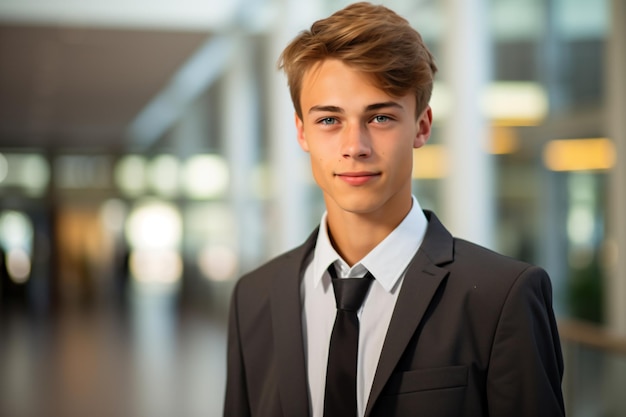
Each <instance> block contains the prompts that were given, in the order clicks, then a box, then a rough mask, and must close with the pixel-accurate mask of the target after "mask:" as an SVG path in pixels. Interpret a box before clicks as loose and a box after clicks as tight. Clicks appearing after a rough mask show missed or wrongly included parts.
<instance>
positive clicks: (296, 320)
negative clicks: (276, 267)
mask: <svg viewBox="0 0 626 417" xmlns="http://www.w3.org/2000/svg"><path fill="white" fill-rule="evenodd" d="M316 237H317V230H316V231H315V232H313V234H312V235H311V236H310V237H309V239H308V240H307V241H306V243H305V244H304V245H302V246H301V247H300V248H298V249H296V250H295V251H293V252H290V253H289V254H288V255H286V258H285V261H284V262H282V263H281V264H280V268H281V269H280V271H278V272H277V274H276V277H275V279H274V281H273V284H272V290H271V291H272V293H271V309H272V329H273V332H274V343H275V352H276V367H277V374H278V375H277V378H278V390H279V393H280V401H281V404H282V408H283V412H284V416H285V417H307V416H308V415H309V398H308V389H307V380H306V363H305V359H304V343H303V339H302V302H301V300H300V281H301V276H302V271H301V269H302V266H303V263H304V258H305V257H306V255H307V254H308V253H309V251H310V250H311V249H312V248H313V246H314V244H315V238H316Z"/></svg>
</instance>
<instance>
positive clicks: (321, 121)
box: [317, 114, 393, 126]
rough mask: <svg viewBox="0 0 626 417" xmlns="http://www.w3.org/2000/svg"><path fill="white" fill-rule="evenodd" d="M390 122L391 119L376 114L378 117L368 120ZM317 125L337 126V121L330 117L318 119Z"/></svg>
mask: <svg viewBox="0 0 626 417" xmlns="http://www.w3.org/2000/svg"><path fill="white" fill-rule="evenodd" d="M380 119H383V120H380ZM392 120H393V119H392V118H391V117H389V116H386V115H383V114H378V115H376V116H374V117H372V118H371V119H370V122H375V123H386V122H390V121H392ZM317 123H318V124H321V125H323V126H331V125H334V124H337V123H338V121H337V119H336V118H335V117H330V116H329V117H323V118H321V119H319V120H318V121H317Z"/></svg>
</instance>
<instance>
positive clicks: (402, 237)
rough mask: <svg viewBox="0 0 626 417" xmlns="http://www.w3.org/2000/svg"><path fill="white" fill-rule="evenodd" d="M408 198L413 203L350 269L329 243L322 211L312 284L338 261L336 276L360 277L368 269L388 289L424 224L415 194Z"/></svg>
mask: <svg viewBox="0 0 626 417" xmlns="http://www.w3.org/2000/svg"><path fill="white" fill-rule="evenodd" d="M412 198H413V205H412V207H411V210H410V211H409V213H408V214H407V215H406V217H405V218H404V220H402V222H401V223H400V224H399V225H398V227H396V228H395V229H394V230H393V231H392V232H391V233H390V234H389V235H388V236H387V237H386V238H385V239H384V240H383V241H382V242H380V243H379V244H378V245H377V246H376V247H375V248H374V249H372V251H370V253H368V254H367V255H366V256H365V257H364V258H363V259H361V261H359V262H357V263H356V264H355V265H354V266H353V267H352V268H349V267H348V264H347V263H346V262H345V261H344V260H343V259H341V257H340V256H339V254H338V253H337V251H336V250H335V248H333V245H332V244H331V243H330V238H329V237H328V227H327V225H326V218H327V213H326V212H324V214H323V215H322V219H321V222H320V228H319V233H318V235H317V243H316V245H315V253H314V257H313V280H314V281H313V284H314V286H315V287H317V286H318V285H319V283H320V282H321V281H322V278H323V277H324V274H325V273H326V270H327V269H328V267H329V266H330V265H331V264H332V263H334V262H336V261H338V267H339V271H338V275H339V276H344V277H346V276H349V277H360V276H363V275H365V273H366V271H370V272H371V273H372V275H374V277H375V278H376V281H378V282H379V283H380V285H381V286H382V287H383V288H384V289H385V290H386V291H387V292H390V291H391V290H392V289H393V287H394V286H395V285H396V283H397V282H398V279H400V277H401V276H402V273H403V272H404V270H405V269H406V267H407V266H408V265H409V262H411V259H413V256H414V255H415V253H416V252H417V250H418V249H419V247H420V245H421V244H422V241H423V240H424V235H425V234H426V228H427V227H428V220H426V216H425V215H424V212H423V211H422V208H421V207H420V205H419V202H418V201H417V199H416V198H415V197H412Z"/></svg>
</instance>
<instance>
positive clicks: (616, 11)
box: [603, 0, 626, 416]
mask: <svg viewBox="0 0 626 417" xmlns="http://www.w3.org/2000/svg"><path fill="white" fill-rule="evenodd" d="M610 3H611V12H610V16H611V22H610V26H609V28H610V34H609V37H608V44H607V61H606V67H607V77H606V95H607V110H608V112H607V114H608V120H607V122H608V124H607V126H608V135H609V137H610V138H611V139H613V143H614V144H615V148H616V151H617V155H616V156H617V158H616V165H615V167H614V168H613V170H612V172H611V174H610V185H609V193H608V194H609V207H608V208H609V219H608V220H609V224H608V227H607V231H608V234H609V235H608V236H607V237H608V239H609V242H611V245H610V247H611V249H612V250H611V254H610V256H609V265H608V267H609V268H608V274H607V280H606V281H605V283H606V287H605V294H606V299H605V308H606V309H605V313H606V318H607V326H608V327H609V329H610V330H611V331H613V332H615V333H617V334H620V335H622V336H626V257H625V256H624V253H625V252H626V216H625V213H626V118H625V117H624V115H625V114H626V80H624V74H626V46H625V45H626V1H624V0H613V1H611V2H610ZM605 369H606V372H607V375H606V380H605V381H604V386H603V387H604V398H603V403H604V404H605V405H604V411H605V413H607V415H615V416H617V415H620V416H622V415H626V402H624V399H623V398H624V388H623V387H624V384H625V383H626V363H625V362H624V358H623V356H621V357H620V356H616V355H609V356H608V357H607V359H606V364H605Z"/></svg>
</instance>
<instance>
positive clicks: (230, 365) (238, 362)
mask: <svg viewBox="0 0 626 417" xmlns="http://www.w3.org/2000/svg"><path fill="white" fill-rule="evenodd" d="M238 288H239V285H238V284H237V285H236V286H235V290H234V291H233V296H232V299H231V304H230V313H229V319H228V349H227V361H226V363H227V369H226V395H225V401H224V417H248V416H250V405H249V403H248V390H247V388H246V371H245V367H244V362H243V355H242V350H241V338H240V335H239V311H238V300H237V293H238Z"/></svg>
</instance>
